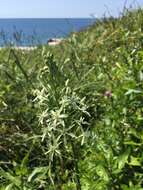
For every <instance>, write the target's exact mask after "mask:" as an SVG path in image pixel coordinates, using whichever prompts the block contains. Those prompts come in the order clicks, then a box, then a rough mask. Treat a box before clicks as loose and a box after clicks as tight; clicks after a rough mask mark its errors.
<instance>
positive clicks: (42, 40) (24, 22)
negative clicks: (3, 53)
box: [0, 18, 95, 46]
mask: <svg viewBox="0 0 143 190" xmlns="http://www.w3.org/2000/svg"><path fill="white" fill-rule="evenodd" d="M94 22H95V20H94V19H86V18H85V19H84V18H83V19H75V18H74V19H64V18H63V19H46V18H45V19H0V46H5V45H10V44H11V45H17V46H34V45H37V44H46V43H47V41H48V39H50V38H65V37H67V36H68V35H69V34H70V33H71V32H76V31H80V30H82V29H84V28H85V27H87V26H89V25H91V24H93V23H94Z"/></svg>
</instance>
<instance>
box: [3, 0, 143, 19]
mask: <svg viewBox="0 0 143 190" xmlns="http://www.w3.org/2000/svg"><path fill="white" fill-rule="evenodd" d="M125 2H126V3H125ZM124 4H126V6H127V7H129V6H130V5H131V4H132V5H133V6H138V5H140V6H142V7H143V0H0V18H72V17H74V18H81V17H82V18H86V17H91V15H92V16H94V17H98V18H100V17H102V16H103V15H104V14H105V13H106V14H107V16H108V14H110V15H112V16H117V15H118V14H119V13H120V12H121V11H122V10H123V7H124Z"/></svg>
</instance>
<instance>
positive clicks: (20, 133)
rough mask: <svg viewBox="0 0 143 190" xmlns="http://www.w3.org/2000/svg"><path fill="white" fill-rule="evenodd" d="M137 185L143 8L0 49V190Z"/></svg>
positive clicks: (141, 181)
mask: <svg viewBox="0 0 143 190" xmlns="http://www.w3.org/2000/svg"><path fill="white" fill-rule="evenodd" d="M142 189H143V10H141V9H139V10H136V11H125V13H124V14H123V15H122V17H120V18H118V19H114V18H108V19H106V18H104V19H102V20H99V21H97V23H96V24H95V25H94V26H91V27H89V28H88V29H87V30H84V31H81V32H79V33H74V34H72V35H71V36H70V37H69V38H68V39H66V40H65V41H63V42H62V43H61V44H60V45H58V46H55V47H48V46H47V47H46V46H44V47H39V48H38V49H36V50H34V51H29V52H26V51H25V52H22V51H20V50H19V51H18V50H17V51H16V50H15V51H14V50H12V49H3V50H1V51H0V190H142Z"/></svg>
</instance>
